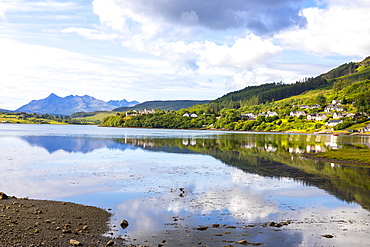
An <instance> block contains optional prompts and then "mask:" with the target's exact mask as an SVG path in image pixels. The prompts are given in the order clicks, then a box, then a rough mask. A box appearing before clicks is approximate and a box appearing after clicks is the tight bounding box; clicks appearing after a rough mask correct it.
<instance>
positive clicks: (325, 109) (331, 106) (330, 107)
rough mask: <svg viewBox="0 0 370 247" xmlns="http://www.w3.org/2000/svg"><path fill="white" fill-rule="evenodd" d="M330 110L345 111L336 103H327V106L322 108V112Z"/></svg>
mask: <svg viewBox="0 0 370 247" xmlns="http://www.w3.org/2000/svg"><path fill="white" fill-rule="evenodd" d="M331 111H345V109H344V107H339V106H338V105H333V104H329V105H328V106H327V107H325V108H324V112H331Z"/></svg>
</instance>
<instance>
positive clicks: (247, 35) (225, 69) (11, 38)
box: [0, 0, 370, 110]
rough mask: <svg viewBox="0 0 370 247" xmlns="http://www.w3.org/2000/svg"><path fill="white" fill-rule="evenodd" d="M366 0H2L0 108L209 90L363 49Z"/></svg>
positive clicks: (368, 36) (278, 76) (331, 61)
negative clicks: (52, 99) (51, 99)
mask: <svg viewBox="0 0 370 247" xmlns="http://www.w3.org/2000/svg"><path fill="white" fill-rule="evenodd" d="M368 13H370V1H369V0H351V1H347V0H318V1H313V0H310V1H306V0H258V1H257V0H208V1H199V0H187V1H184V0H157V1H152V0H93V1H87V0H74V1H71V0H69V1H68V0H63V1H57V0H50V1H39V0H0V85H1V89H0V108H2V109H10V110H14V109H16V108H18V107H20V106H22V105H24V104H26V103H28V102H29V101H31V100H33V99H41V98H45V97H47V96H48V95H49V94H50V93H55V94H57V95H59V96H62V97H64V96H67V95H71V94H73V95H85V94H88V95H91V96H93V97H95V98H97V99H102V100H106V101H108V100H111V99H112V100H119V99H127V100H138V101H140V102H143V101H148V100H174V99H199V100H200V99H215V98H217V97H220V96H222V95H224V94H226V93H228V92H230V91H235V90H238V89H242V88H244V87H246V86H250V85H259V84H262V83H269V82H274V81H275V82H278V81H283V82H285V83H293V82H295V81H298V80H300V79H302V78H304V77H311V76H317V75H319V74H321V73H323V72H326V71H328V70H330V69H331V68H333V67H336V66H338V65H340V64H343V63H346V62H350V61H360V60H362V59H364V58H365V57H366V56H369V55H370V22H369V21H368Z"/></svg>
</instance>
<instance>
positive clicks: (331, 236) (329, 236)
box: [321, 234, 334, 238]
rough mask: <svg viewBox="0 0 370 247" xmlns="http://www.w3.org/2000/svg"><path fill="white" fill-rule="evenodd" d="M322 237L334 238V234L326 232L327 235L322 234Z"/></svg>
mask: <svg viewBox="0 0 370 247" xmlns="http://www.w3.org/2000/svg"><path fill="white" fill-rule="evenodd" d="M321 236H322V237H324V238H334V236H333V235H330V234H325V235H321Z"/></svg>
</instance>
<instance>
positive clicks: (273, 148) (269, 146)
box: [265, 144, 277, 152]
mask: <svg viewBox="0 0 370 247" xmlns="http://www.w3.org/2000/svg"><path fill="white" fill-rule="evenodd" d="M265 149H266V151H267V152H276V150H277V148H276V147H273V146H272V145H271V144H268V145H265Z"/></svg>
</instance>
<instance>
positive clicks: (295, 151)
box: [289, 147, 306, 154]
mask: <svg viewBox="0 0 370 247" xmlns="http://www.w3.org/2000/svg"><path fill="white" fill-rule="evenodd" d="M305 152H306V151H305V150H304V149H302V148H299V147H289V153H292V154H303V153H305Z"/></svg>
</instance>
